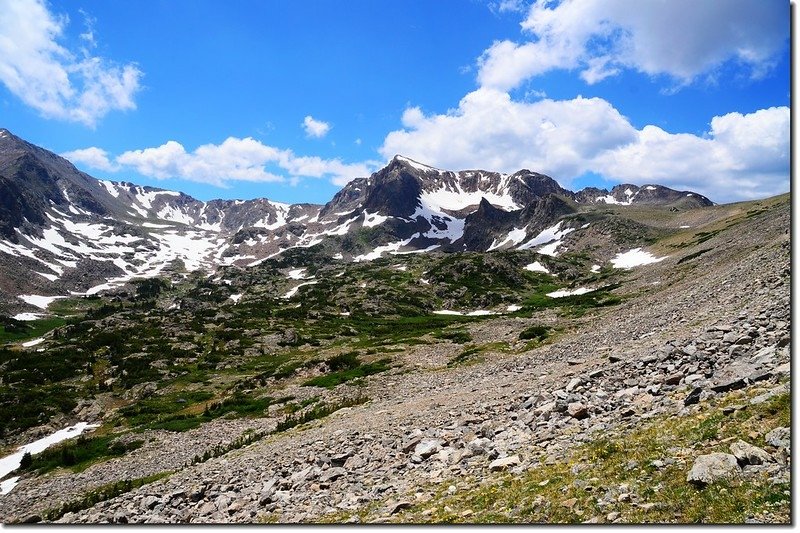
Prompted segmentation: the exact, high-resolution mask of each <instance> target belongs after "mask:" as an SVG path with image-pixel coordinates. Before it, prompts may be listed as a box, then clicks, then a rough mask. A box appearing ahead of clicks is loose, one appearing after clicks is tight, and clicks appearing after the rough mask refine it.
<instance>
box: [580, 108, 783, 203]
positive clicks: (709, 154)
mask: <svg viewBox="0 0 800 533" xmlns="http://www.w3.org/2000/svg"><path fill="white" fill-rule="evenodd" d="M789 120H790V111H789V108H788V107H771V108H769V109H760V110H758V111H756V112H754V113H749V114H742V113H728V114H726V115H722V116H717V117H713V118H712V119H711V129H710V130H709V132H708V133H707V135H705V136H703V137H698V136H696V135H690V134H686V133H681V134H673V133H668V132H666V131H664V130H662V129H661V128H658V127H656V126H645V127H644V128H642V130H641V131H638V132H637V138H636V140H635V141H634V142H632V143H630V144H627V145H624V146H620V147H618V148H616V149H614V150H610V151H608V152H606V153H604V154H601V155H600V156H599V157H598V158H597V159H596V160H595V161H594V162H593V165H592V166H593V169H592V170H594V171H595V172H598V173H601V174H603V175H605V176H608V177H610V178H613V179H618V180H621V181H628V182H632V183H636V184H644V183H659V184H662V185H667V186H670V187H673V188H676V189H691V190H694V191H697V192H700V193H702V194H704V195H705V196H708V197H709V198H711V199H712V200H714V201H716V202H729V201H738V200H751V199H755V198H763V197H766V196H772V195H775V194H780V193H784V192H786V191H788V190H789V153H790V150H789V130H790V127H789V124H790V123H789Z"/></svg>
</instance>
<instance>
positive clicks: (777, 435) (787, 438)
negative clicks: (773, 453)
mask: <svg viewBox="0 0 800 533" xmlns="http://www.w3.org/2000/svg"><path fill="white" fill-rule="evenodd" d="M764 441H765V442H766V443H767V444H769V445H770V446H775V447H776V448H789V447H791V444H792V431H791V429H790V428H785V427H778V428H775V429H773V430H772V431H770V432H769V433H767V434H766V435H765V436H764Z"/></svg>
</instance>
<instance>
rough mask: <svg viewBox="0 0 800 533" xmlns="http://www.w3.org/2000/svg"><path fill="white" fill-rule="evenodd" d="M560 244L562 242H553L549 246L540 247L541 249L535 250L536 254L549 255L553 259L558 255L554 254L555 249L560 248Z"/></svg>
mask: <svg viewBox="0 0 800 533" xmlns="http://www.w3.org/2000/svg"><path fill="white" fill-rule="evenodd" d="M561 243H562V241H554V242H552V243H550V244H547V245H545V246H542V247H541V248H539V249H538V250H537V252H539V253H540V254H542V255H549V256H551V257H555V256H557V255H558V252H556V248H558V247H559V246H561Z"/></svg>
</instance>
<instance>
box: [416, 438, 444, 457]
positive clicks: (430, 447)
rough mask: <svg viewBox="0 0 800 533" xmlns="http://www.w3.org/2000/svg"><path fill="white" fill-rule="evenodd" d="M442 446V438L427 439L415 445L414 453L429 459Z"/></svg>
mask: <svg viewBox="0 0 800 533" xmlns="http://www.w3.org/2000/svg"><path fill="white" fill-rule="evenodd" d="M441 448H442V441H441V440H440V439H425V440H422V441H420V443H419V444H417V445H416V446H415V447H414V455H418V456H419V457H422V458H423V459H427V458H428V457H430V456H431V455H433V454H434V453H436V452H438V451H439V450H440V449H441Z"/></svg>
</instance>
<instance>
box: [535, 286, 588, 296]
mask: <svg viewBox="0 0 800 533" xmlns="http://www.w3.org/2000/svg"><path fill="white" fill-rule="evenodd" d="M594 290H595V289H587V288H585V287H579V288H577V289H574V290H571V291H570V290H567V289H560V290H557V291H553V292H548V293H547V296H549V297H550V298H563V297H565V296H577V295H579V294H586V293H587V292H592V291H594Z"/></svg>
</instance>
